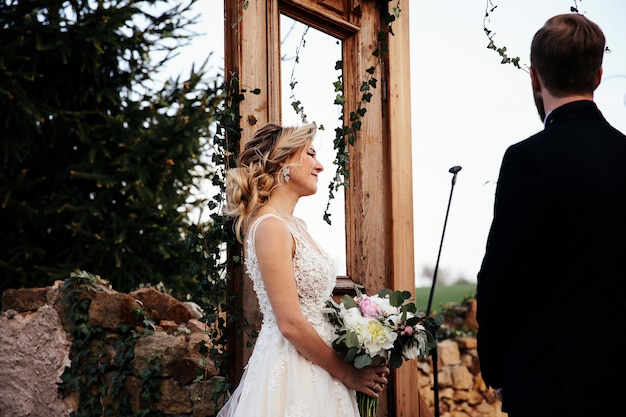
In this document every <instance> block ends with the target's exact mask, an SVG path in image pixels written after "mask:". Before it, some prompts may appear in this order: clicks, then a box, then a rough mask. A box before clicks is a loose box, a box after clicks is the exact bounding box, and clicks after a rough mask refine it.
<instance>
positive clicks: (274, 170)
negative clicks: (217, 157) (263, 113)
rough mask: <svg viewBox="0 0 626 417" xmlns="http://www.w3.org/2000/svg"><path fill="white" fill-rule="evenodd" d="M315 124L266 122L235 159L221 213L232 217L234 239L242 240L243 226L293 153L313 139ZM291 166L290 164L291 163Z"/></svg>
mask: <svg viewBox="0 0 626 417" xmlns="http://www.w3.org/2000/svg"><path fill="white" fill-rule="evenodd" d="M316 132H317V127H316V126H315V125H314V124H307V125H304V126H300V127H281V126H278V125H275V124H272V123H270V124H267V125H265V126H263V127H261V128H260V129H259V130H257V131H256V132H255V133H254V136H252V138H251V139H250V140H249V141H248V142H247V143H246V145H245V147H244V149H243V150H242V151H241V153H240V154H239V157H238V158H237V167H236V168H231V169H229V170H228V171H227V172H226V205H225V207H224V210H223V213H224V215H226V216H229V217H232V218H234V219H235V224H234V228H235V233H236V236H237V239H238V240H239V241H240V242H243V233H242V229H243V225H244V224H245V223H246V220H247V219H248V218H249V217H250V216H252V215H254V213H256V211H257V210H258V209H259V208H260V207H262V206H263V205H264V204H265V203H266V202H267V200H268V198H269V195H270V193H271V192H272V190H273V189H274V188H275V187H277V186H279V185H281V184H282V182H283V180H282V178H283V175H282V174H283V171H282V170H283V169H284V168H285V167H288V166H289V164H288V163H287V161H288V160H289V159H290V158H291V157H293V156H294V155H297V154H301V153H302V152H303V151H304V150H305V149H306V148H307V147H308V146H309V145H310V144H311V142H312V141H313V138H314V136H315V133H316ZM292 165H293V164H292Z"/></svg>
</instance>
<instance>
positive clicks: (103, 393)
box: [59, 271, 163, 417]
mask: <svg viewBox="0 0 626 417" xmlns="http://www.w3.org/2000/svg"><path fill="white" fill-rule="evenodd" d="M98 281H99V278H98V276H96V275H94V274H91V273H88V272H83V271H77V272H73V273H71V274H70V277H69V278H68V279H66V280H65V282H64V296H63V305H64V306H67V307H68V310H67V318H68V319H69V321H70V322H71V323H73V324H74V325H73V327H72V329H71V331H70V336H71V338H72V345H71V347H70V360H71V365H70V366H68V367H66V368H65V370H64V372H63V374H62V375H61V382H60V383H59V392H60V393H61V394H62V395H64V396H65V395H69V394H70V393H78V398H79V401H78V407H77V409H76V410H74V411H72V412H71V414H70V417H101V416H107V415H118V416H128V417H145V416H150V417H152V416H154V417H159V416H163V413H162V412H161V411H155V410H154V407H152V406H153V405H154V404H155V403H156V402H157V401H158V400H159V398H160V397H161V391H160V389H159V379H158V378H156V376H158V375H159V372H160V368H161V365H160V359H161V357H160V355H155V356H154V357H152V358H150V359H149V364H148V365H149V366H147V367H146V368H145V370H144V372H143V374H142V375H141V382H142V393H141V398H142V400H143V402H144V405H145V407H144V408H143V409H141V410H139V411H133V410H132V407H131V401H130V395H129V393H128V392H127V391H125V390H124V382H125V380H126V378H127V377H129V376H131V375H132V371H133V366H132V360H133V358H134V356H135V355H134V348H135V344H136V343H137V340H138V339H139V337H141V336H142V335H143V334H149V333H151V332H152V330H151V329H149V328H146V327H145V328H144V333H139V332H138V331H137V330H135V327H134V326H128V325H120V326H118V328H117V335H116V336H117V337H115V338H111V337H106V335H105V331H104V329H102V327H99V326H93V325H91V324H89V305H90V304H91V298H89V297H87V296H85V295H84V294H83V292H85V291H86V292H90V291H91V290H92V288H93V286H94V285H95V284H96V283H97V282H98ZM135 315H136V319H137V322H138V323H141V322H143V323H144V325H150V322H151V320H150V318H149V316H148V315H147V314H146V312H145V311H143V310H142V309H136V310H135ZM111 352H115V355H113V356H111ZM113 399H114V401H113Z"/></svg>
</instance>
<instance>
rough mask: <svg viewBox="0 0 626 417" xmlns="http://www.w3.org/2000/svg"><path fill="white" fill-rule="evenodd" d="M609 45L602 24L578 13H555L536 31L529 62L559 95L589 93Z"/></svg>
mask: <svg viewBox="0 0 626 417" xmlns="http://www.w3.org/2000/svg"><path fill="white" fill-rule="evenodd" d="M605 47H606V39H605V37H604V33H603V32H602V29H600V26H598V25H597V24H596V23H594V22H592V21H591V20H589V19H588V18H587V17H585V16H583V15H582V14H579V13H567V14H560V15H556V16H554V17H552V18H550V19H548V20H547V21H546V23H545V24H544V25H543V27H542V28H541V29H539V30H538V31H537V33H535V36H534V37H533V40H532V43H531V46H530V65H531V67H533V68H534V69H535V70H536V71H537V73H538V74H539V77H540V78H541V80H542V81H543V83H544V85H545V87H546V88H547V89H548V91H550V93H552V94H553V95H555V96H557V97H563V96H565V95H568V94H579V93H590V92H593V91H594V90H595V89H596V87H597V86H598V78H597V76H598V71H600V69H601V67H602V60H603V57H604V51H605Z"/></svg>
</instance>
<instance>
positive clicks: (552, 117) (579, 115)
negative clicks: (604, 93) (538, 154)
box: [544, 100, 605, 129]
mask: <svg viewBox="0 0 626 417" xmlns="http://www.w3.org/2000/svg"><path fill="white" fill-rule="evenodd" d="M585 119H586V120H593V119H596V120H605V119H604V116H602V113H600V110H599V109H598V106H597V105H596V103H595V102H593V101H591V100H578V101H572V102H570V103H567V104H563V105H562V106H560V107H557V108H556V109H554V110H552V111H551V112H550V113H549V114H548V115H547V116H546V120H545V121H544V127H545V128H546V129H547V128H549V127H550V126H552V125H554V124H555V123H559V122H563V121H567V120H585Z"/></svg>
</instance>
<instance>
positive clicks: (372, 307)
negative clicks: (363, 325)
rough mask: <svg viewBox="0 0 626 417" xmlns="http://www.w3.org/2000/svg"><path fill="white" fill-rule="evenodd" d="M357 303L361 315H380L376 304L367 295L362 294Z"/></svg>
mask: <svg viewBox="0 0 626 417" xmlns="http://www.w3.org/2000/svg"><path fill="white" fill-rule="evenodd" d="M358 304H359V310H361V314H363V317H371V318H376V317H378V316H380V310H379V308H378V304H376V302H375V301H374V300H372V299H371V298H370V297H368V296H367V295H364V296H363V298H362V299H360V300H359V301H358Z"/></svg>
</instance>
